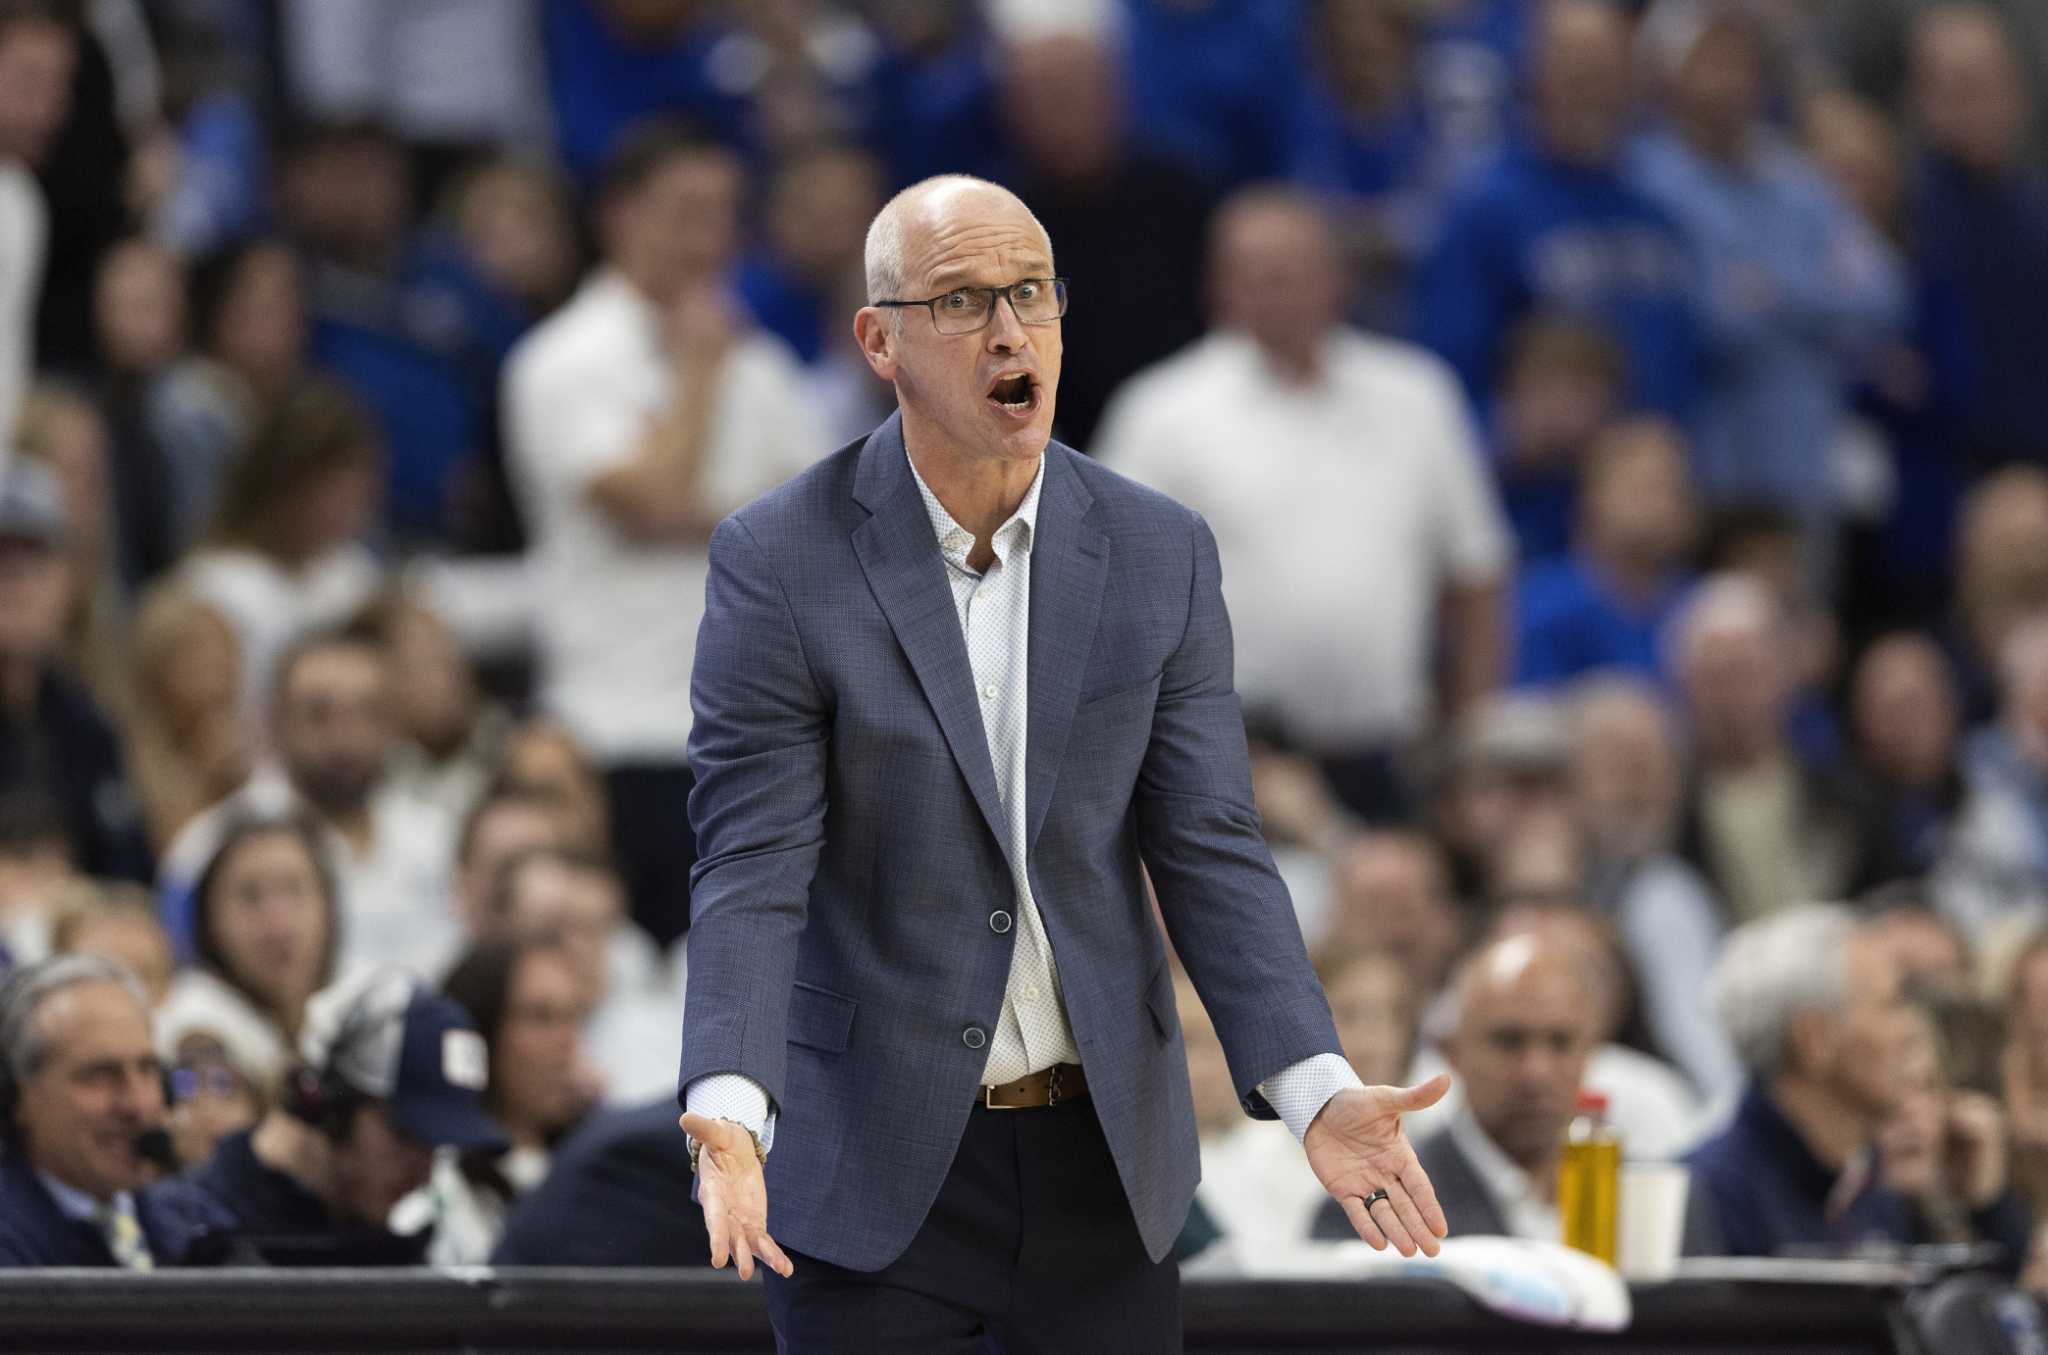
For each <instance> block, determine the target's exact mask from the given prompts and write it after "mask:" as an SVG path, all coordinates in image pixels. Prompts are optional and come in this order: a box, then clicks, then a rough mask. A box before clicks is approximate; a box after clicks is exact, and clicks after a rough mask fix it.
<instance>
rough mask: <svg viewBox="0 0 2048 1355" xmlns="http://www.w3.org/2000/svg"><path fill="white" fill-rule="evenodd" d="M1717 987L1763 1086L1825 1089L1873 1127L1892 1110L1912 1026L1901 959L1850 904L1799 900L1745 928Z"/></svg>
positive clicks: (1734, 940)
mask: <svg viewBox="0 0 2048 1355" xmlns="http://www.w3.org/2000/svg"><path fill="white" fill-rule="evenodd" d="M1712 991H1713V999H1714V1009H1715V1011H1716V1012H1717V1013H1718V1014H1719V1015H1720V1018H1721V1024H1722V1026H1723V1027H1724V1028H1725V1029H1726V1030H1727V1032H1728V1036H1729V1038H1730V1040H1731V1041H1733V1043H1734V1045H1735V1052H1736V1055H1737V1056H1738V1057H1739V1058H1741V1060H1742V1062H1743V1064H1744V1065H1745V1066H1746V1067H1747V1068H1748V1069H1749V1071H1750V1074H1751V1075H1752V1076H1753V1077H1754V1078H1756V1079H1757V1081H1758V1082H1759V1083H1760V1084H1761V1085H1762V1086H1764V1087H1766V1088H1767V1089H1769V1090H1771V1091H1772V1092H1773V1093H1774V1094H1782V1093H1783V1092H1784V1091H1785V1090H1787V1089H1788V1088H1795V1087H1796V1088H1800V1089H1803V1090H1804V1091H1806V1092H1808V1093H1812V1094H1817V1097H1818V1099H1820V1100H1821V1101H1822V1102H1823V1103H1824V1104H1825V1105H1826V1106H1827V1107H1828V1108H1829V1111H1830V1113H1832V1114H1835V1115H1838V1116H1841V1117H1843V1118H1844V1119H1845V1120H1847V1121H1849V1122H1851V1123H1853V1124H1855V1125H1856V1126H1858V1127H1860V1128H1862V1129H1864V1130H1866V1131H1874V1130H1875V1129H1876V1126H1877V1125H1878V1123H1879V1122H1880V1121H1882V1120H1883V1119H1884V1117H1885V1116H1886V1115H1888V1114H1890V1112H1891V1110H1892V1109H1893V1106H1894V1104H1895V1103H1896V1101H1897V1097H1898V1088H1897V1084H1896V1082H1895V1081H1894V1079H1893V1076H1892V1065H1893V1062H1894V1060H1895V1059H1896V1057H1897V1055H1898V1053H1899V1050H1900V1046H1901V1043H1902V1041H1903V1039H1904V1037H1905V1034H1906V1029H1907V1026H1906V1017H1905V1013H1906V1010H1907V1009H1906V1006H1905V1003H1904V1001H1903V999H1902V997H1901V993H1900V979H1899V965H1898V960H1897V957H1896V956H1895V955H1894V953H1893V952H1892V950H1891V949H1890V947H1888V946H1887V945H1886V944H1885V943H1884V942H1883V940H1882V939H1881V938H1879V937H1877V936H1875V935H1873V934H1872V933H1870V932H1869V931H1867V930H1865V929H1863V928H1861V927H1859V926H1858V924H1857V922H1856V920H1855V918H1854V917H1853V916H1852V915H1851V914H1850V913H1849V912H1848V910H1847V909H1844V908H1841V907H1839V906H1836V905H1832V904H1801V905H1797V906H1795V907H1792V908H1788V909H1785V910H1784V911H1782V912H1779V913H1775V914H1773V915H1771V916H1770V917H1767V918H1764V919H1762V920H1761V921H1758V922H1752V923H1750V924H1748V925H1747V926H1744V927H1741V928H1739V929H1737V930H1736V931H1735V932H1734V933H1732V934H1731V935H1730V936H1729V938H1728V940H1727V943H1726V944H1725V945H1724V946H1723V947H1722V949H1721V955H1720V958H1719V959H1718V960H1717V961H1716V962H1715V965H1714V977H1713V983H1712Z"/></svg>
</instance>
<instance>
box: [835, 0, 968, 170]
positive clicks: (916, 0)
mask: <svg viewBox="0 0 2048 1355" xmlns="http://www.w3.org/2000/svg"><path fill="white" fill-rule="evenodd" d="M861 8H862V10H863V12H865V13H866V15H867V16H868V18H869V20H870V21H871V22H872V23H873V24H874V25H875V28H876V31H877V33H878V34H879V36H880V37H881V39H882V42H883V45H884V48H885V52H884V56H883V68H882V70H881V72H880V74H879V75H878V77H877V79H876V82H875V84H876V87H875V96H876V99H877V103H876V106H875V120H874V124H873V126H872V127H871V128H870V129H869V131H868V135H867V137H866V140H867V141H868V143H869V144H871V145H873V146H874V147H875V149H876V150H877V151H879V152H880V153H881V155H882V158H883V159H884V161H885V162H886V163H887V165H888V167H889V181H890V182H891V183H894V184H910V183H916V182H917V181H918V180H920V179H925V178H929V177H930V176H932V175H934V174H949V173H962V172H965V173H971V174H982V175H987V174H991V173H994V172H996V166H997V165H998V164H999V160H1000V145H1001V137H1000V134H999V132H998V130H997V127H996V114H995V98H994V89H993V86H994V78H995V77H994V72H993V69H992V67H993V66H994V61H993V59H992V58H993V44H992V43H990V42H989V41H988V39H987V35H986V33H985V32H984V31H983V26H982V23H981V7H980V6H975V5H958V4H954V3H952V0H865V2H864V3H863V4H862V6H861Z"/></svg>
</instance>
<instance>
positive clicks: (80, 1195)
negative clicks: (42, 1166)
mask: <svg viewBox="0 0 2048 1355" xmlns="http://www.w3.org/2000/svg"><path fill="white" fill-rule="evenodd" d="M36 1179H37V1180H39V1181H41V1182H42V1183H43V1189H45V1190H47V1191H49V1192H50V1198H51V1199H53V1200H55V1201H56V1202H57V1208H58V1209H59V1210H60V1211H62V1212H63V1214H64V1216H65V1217H66V1218H72V1219H78V1220H80V1221H81V1222H84V1223H93V1224H97V1223H98V1222H99V1221H100V1214H101V1211H102V1209H103V1208H104V1206H102V1205H101V1204H100V1202H99V1201H98V1200H95V1199H94V1198H93V1197H92V1196H90V1195H88V1194H86V1193H85V1192H84V1191H82V1190H80V1189H79V1188H78V1187H76V1186H73V1185H68V1184H66V1183H65V1182H63V1181H59V1180H58V1179H57V1178H56V1177H54V1176H52V1175H50V1174H49V1173H48V1172H46V1171H40V1170H39V1171H37V1172H36ZM113 1207H114V1208H115V1209H116V1210H117V1211H119V1212H120V1213H123V1214H126V1215H128V1216H129V1217H130V1218H133V1217H135V1197H134V1196H133V1195H131V1194H130V1193H129V1192H127V1191H125V1190H124V1191H121V1192H119V1193H118V1194H116V1195H115V1196H114V1200H113Z"/></svg>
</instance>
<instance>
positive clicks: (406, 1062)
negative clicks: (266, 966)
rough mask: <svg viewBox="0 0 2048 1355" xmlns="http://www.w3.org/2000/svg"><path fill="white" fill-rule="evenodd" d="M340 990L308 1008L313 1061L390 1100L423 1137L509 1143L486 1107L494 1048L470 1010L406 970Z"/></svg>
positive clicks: (465, 1144) (463, 1144)
mask: <svg viewBox="0 0 2048 1355" xmlns="http://www.w3.org/2000/svg"><path fill="white" fill-rule="evenodd" d="M337 989H338V990H339V991H337ZM337 989H330V990H328V992H326V993H322V994H320V995H319V996H318V997H316V998H315V999H314V1002H313V1004H311V1005H310V1007H309V1010H308V1013H307V1022H306V1027H307V1030H306V1037H305V1039H304V1040H302V1041H301V1053H302V1054H304V1055H305V1058H306V1061H307V1062H308V1063H309V1064H312V1065H313V1066H315V1067H324V1068H327V1069H328V1070H329V1071H330V1072H331V1073H332V1075H333V1076H335V1077H337V1078H339V1079H340V1080H341V1081H343V1082H345V1083H347V1084H348V1085H349V1086H350V1087H353V1088H354V1089H355V1090H356V1091H358V1092H360V1093H361V1094H363V1095H365V1096H370V1097H374V1098H376V1099H377V1100H380V1101H383V1102H385V1103H386V1104H388V1105H389V1106H390V1107H391V1119H392V1122H393V1123H394V1124H396V1125H397V1126H398V1128H399V1129H401V1130H403V1131H404V1132H405V1133H407V1134H410V1135H411V1136H412V1137H414V1138H416V1139H418V1140H419V1141H420V1142H422V1143H428V1144H432V1145H434V1146H435V1147H445V1148H461V1149H471V1148H482V1149H491V1150H494V1151H502V1150H504V1149H505V1148H506V1147H508V1146H509V1145H508V1143H507V1141H506V1138H505V1134H504V1131H503V1130H501V1129H500V1128H499V1127H498V1125H497V1123H496V1122H495V1121H493V1120H492V1119H491V1117H490V1116H489V1115H488V1114H487V1113H485V1111H484V1092H485V1091H486V1090H487V1089H488V1088H489V1086H490V1081H491V1057H490V1050H489V1049H488V1048H487V1047H486V1046H485V1044H484V1037H483V1036H481V1035H479V1034H478V1033H477V1029H476V1023H475V1022H473V1021H472V1020H470V1017H469V1013H468V1012H466V1011H464V1010H463V1009H462V1007H461V1006H460V1005H459V1004H457V1003H456V1002H455V1001H454V1000H453V999H451V998H447V997H443V996H442V995H441V994H439V993H437V992H435V991H434V990H433V989H432V988H431V987H429V986H428V985H427V984H426V983H424V982H423V981H421V980H420V979H418V978H417V977H415V976H413V975H411V974H408V973H406V972H405V971H403V970H397V969H386V970H379V971H377V972H375V973H373V974H371V975H369V976H368V977H367V978H366V979H365V980H364V981H362V982H359V983H350V984H344V985H338V986H337Z"/></svg>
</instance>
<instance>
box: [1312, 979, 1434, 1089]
mask: <svg viewBox="0 0 2048 1355" xmlns="http://www.w3.org/2000/svg"><path fill="white" fill-rule="evenodd" d="M1323 991H1324V992H1326V993H1327V994H1328V995H1329V998H1330V1016H1331V1019H1332V1020H1334V1021H1335V1022H1336V1024H1337V1041H1338V1043H1339V1044H1340V1045H1342V1046H1343V1049H1344V1057H1345V1059H1346V1060H1347V1061H1349V1062H1350V1064H1351V1066H1352V1067H1353V1068H1355V1069H1356V1070H1357V1071H1358V1076H1359V1077H1360V1078H1361V1079H1363V1080H1364V1082H1365V1084H1366V1085H1367V1086H1369V1087H1398V1086H1401V1085H1404V1083H1405V1080H1406V1078H1407V1076H1408V1068H1409V1065H1410V1064H1411V1063H1413V1062H1414V1059H1415V1041H1416V1036H1417V1034H1418V1026H1419V1022H1420V1020H1421V1015H1422V1013H1421V1009H1420V1008H1419V1006H1418V1005H1417V1003H1416V997H1417V992H1416V988H1415V981H1414V980H1413V979H1412V978H1410V977H1409V975H1408V971H1407V970H1405V969H1404V968H1402V966H1401V962H1400V960H1399V959H1398V958H1396V957H1395V955H1394V954H1393V953H1392V952H1391V951H1386V950H1361V951H1356V952H1354V953H1353V954H1351V955H1350V956H1349V957H1347V958H1346V959H1344V960H1342V961H1340V962H1338V963H1337V964H1336V965H1335V966H1333V967H1331V968H1330V969H1329V971H1328V972H1327V973H1326V975H1325V976H1324V979H1323Z"/></svg>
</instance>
